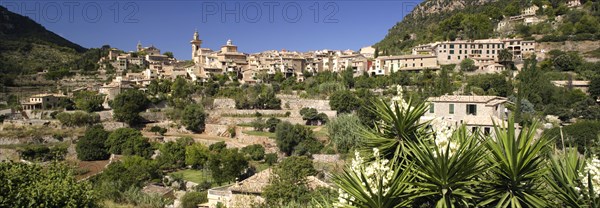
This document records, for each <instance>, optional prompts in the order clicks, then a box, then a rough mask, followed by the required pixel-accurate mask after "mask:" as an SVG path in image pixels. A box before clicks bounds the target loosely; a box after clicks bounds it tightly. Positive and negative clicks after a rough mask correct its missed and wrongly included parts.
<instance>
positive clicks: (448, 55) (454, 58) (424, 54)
mask: <svg viewBox="0 0 600 208" xmlns="http://www.w3.org/2000/svg"><path fill="white" fill-rule="evenodd" d="M190 44H191V45H192V63H190V62H180V61H177V60H175V59H172V58H168V57H166V56H165V55H160V50H159V49H157V48H155V47H153V46H151V47H147V48H142V47H141V45H138V52H136V53H127V54H116V53H115V54H113V53H111V54H110V55H109V57H108V60H111V61H112V63H113V65H116V66H118V67H117V68H118V69H119V70H126V69H127V67H128V66H130V65H131V64H136V65H138V66H140V67H143V68H144V69H143V70H142V71H141V72H129V73H126V74H125V75H124V76H120V77H117V78H115V81H114V82H113V83H111V84H109V85H107V86H105V88H117V87H118V86H123V85H122V84H123V83H124V82H127V83H131V84H137V85H147V84H149V83H150V81H151V80H152V79H157V78H176V77H186V78H188V79H191V80H193V81H205V80H207V79H210V78H211V77H212V76H215V75H217V74H227V75H229V77H230V78H231V79H236V80H239V81H241V82H242V83H257V82H261V81H262V80H261V79H262V78H264V77H265V76H267V75H274V74H276V73H281V74H283V75H284V76H285V77H286V78H287V77H294V78H295V79H296V80H297V81H304V73H305V72H309V73H316V72H323V71H331V72H341V71H343V70H347V69H352V71H353V72H354V76H361V75H363V74H368V75H370V76H378V75H389V74H391V73H393V72H398V71H420V70H424V69H434V70H435V69H439V68H440V66H441V65H446V64H459V63H460V62H461V61H462V60H464V59H467V58H469V59H472V60H474V62H475V65H476V66H477V68H478V70H480V71H482V72H498V71H501V70H503V69H504V66H503V65H501V64H499V63H498V62H499V60H498V55H499V53H500V51H501V50H504V49H507V50H508V51H509V52H511V53H512V55H513V59H515V60H521V59H522V58H523V57H525V56H527V55H529V54H533V53H535V46H536V44H535V41H528V40H522V39H483V40H455V41H444V42H435V43H429V44H423V45H418V46H415V47H414V48H413V49H412V53H411V54H409V55H399V56H377V54H375V53H376V52H375V51H376V50H375V49H374V48H373V47H371V46H368V47H364V48H361V49H360V51H352V50H344V51H341V50H318V51H309V52H296V51H287V50H281V51H278V50H270V51H264V52H260V53H254V54H247V53H242V52H240V51H238V46H236V45H234V44H233V41H232V40H228V41H227V42H226V43H225V44H224V45H223V46H221V48H220V50H212V49H210V48H203V47H202V40H201V39H200V37H199V34H198V32H197V31H196V32H195V33H194V35H193V39H192V40H191V41H190ZM115 51H116V50H115ZM134 54H145V58H141V57H139V55H138V56H135V55H134Z"/></svg>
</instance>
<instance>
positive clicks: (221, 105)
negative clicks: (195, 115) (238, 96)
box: [213, 98, 235, 109]
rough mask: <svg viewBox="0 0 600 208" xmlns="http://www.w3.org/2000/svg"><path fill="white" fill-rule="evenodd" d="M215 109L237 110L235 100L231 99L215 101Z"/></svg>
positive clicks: (217, 99)
mask: <svg viewBox="0 0 600 208" xmlns="http://www.w3.org/2000/svg"><path fill="white" fill-rule="evenodd" d="M213 108H214V109H235V100H233V99H230V98H216V99H215V100H214V101H213Z"/></svg>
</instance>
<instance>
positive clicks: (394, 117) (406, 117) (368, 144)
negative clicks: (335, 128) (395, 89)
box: [359, 99, 429, 159]
mask: <svg viewBox="0 0 600 208" xmlns="http://www.w3.org/2000/svg"><path fill="white" fill-rule="evenodd" d="M374 106H375V108H374V109H371V110H372V111H373V112H375V113H376V114H377V116H378V117H379V118H380V119H381V121H380V122H379V123H377V124H376V125H375V128H374V129H371V128H368V127H362V128H361V129H359V135H360V136H362V137H363V138H364V139H363V144H362V145H361V146H362V147H363V149H362V150H363V152H368V151H370V150H371V149H372V148H378V149H379V150H380V151H381V155H382V156H384V157H385V158H388V159H391V158H392V157H393V156H394V154H395V153H396V152H398V153H400V154H403V155H404V154H405V153H406V152H405V149H406V143H407V142H409V141H416V140H419V138H426V137H428V134H429V133H428V131H427V129H426V127H427V125H428V124H427V122H419V120H420V119H421V116H423V115H424V114H425V111H426V110H427V106H426V105H425V103H423V102H418V101H414V100H413V99H409V100H408V102H404V100H401V101H400V102H392V103H391V105H388V104H387V103H386V102H385V101H383V100H377V101H375V102H374ZM402 158H404V157H402Z"/></svg>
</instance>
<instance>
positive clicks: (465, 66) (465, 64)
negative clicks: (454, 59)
mask: <svg viewBox="0 0 600 208" xmlns="http://www.w3.org/2000/svg"><path fill="white" fill-rule="evenodd" d="M460 70H462V71H466V72H472V71H475V70H477V67H476V66H475V61H473V59H470V58H467V59H464V60H462V61H461V62H460Z"/></svg>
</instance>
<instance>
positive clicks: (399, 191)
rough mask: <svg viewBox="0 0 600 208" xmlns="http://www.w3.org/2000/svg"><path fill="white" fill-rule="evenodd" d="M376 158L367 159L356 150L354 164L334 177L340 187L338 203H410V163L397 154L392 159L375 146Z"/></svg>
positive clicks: (364, 206)
mask: <svg viewBox="0 0 600 208" xmlns="http://www.w3.org/2000/svg"><path fill="white" fill-rule="evenodd" d="M372 157H373V158H375V159H374V160H373V161H370V162H365V160H364V159H363V158H362V157H361V156H360V154H359V153H358V152H356V155H355V158H354V160H353V161H352V164H351V165H350V166H348V167H346V168H345V169H344V171H343V172H342V173H341V174H338V175H334V176H333V181H334V183H335V184H336V185H337V186H338V187H339V196H338V201H337V202H335V203H334V204H335V206H336V207H361V208H392V207H405V206H407V205H409V204H410V201H408V199H407V198H406V191H407V190H408V189H409V185H408V183H407V182H408V181H410V180H411V175H412V174H411V173H410V171H408V170H409V169H410V167H405V166H404V165H403V164H401V163H400V162H397V161H396V159H397V157H394V159H393V160H391V161H388V160H387V159H385V158H381V156H380V155H379V151H378V150H377V149H374V151H373V156H372Z"/></svg>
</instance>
